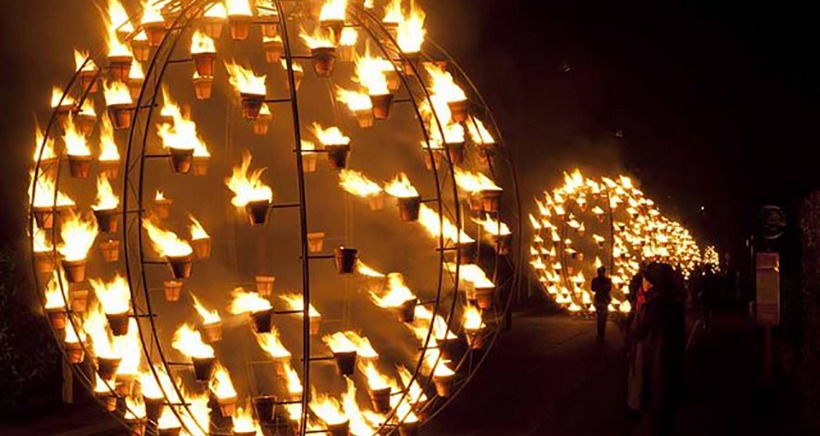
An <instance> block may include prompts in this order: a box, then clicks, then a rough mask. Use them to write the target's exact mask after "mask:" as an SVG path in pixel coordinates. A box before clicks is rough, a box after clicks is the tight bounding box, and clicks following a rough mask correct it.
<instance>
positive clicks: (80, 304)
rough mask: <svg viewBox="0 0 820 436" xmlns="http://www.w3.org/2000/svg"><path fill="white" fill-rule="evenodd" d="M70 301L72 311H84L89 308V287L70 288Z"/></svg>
mask: <svg viewBox="0 0 820 436" xmlns="http://www.w3.org/2000/svg"><path fill="white" fill-rule="evenodd" d="M68 302H69V303H70V304H71V311H72V312H77V313H84V312H85V311H86V309H88V289H69V291H68Z"/></svg>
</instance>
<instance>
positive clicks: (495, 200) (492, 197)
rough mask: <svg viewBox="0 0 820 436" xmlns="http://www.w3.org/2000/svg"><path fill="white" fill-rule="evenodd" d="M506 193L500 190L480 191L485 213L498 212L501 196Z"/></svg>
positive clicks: (482, 207)
mask: <svg viewBox="0 0 820 436" xmlns="http://www.w3.org/2000/svg"><path fill="white" fill-rule="evenodd" d="M502 194H504V191H502V190H500V189H482V190H481V191H478V194H477V195H478V198H479V200H481V210H482V211H484V212H498V209H499V208H500V206H501V196H502Z"/></svg>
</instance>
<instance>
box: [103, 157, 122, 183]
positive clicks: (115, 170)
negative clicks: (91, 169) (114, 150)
mask: <svg viewBox="0 0 820 436" xmlns="http://www.w3.org/2000/svg"><path fill="white" fill-rule="evenodd" d="M99 165H100V172H101V173H105V174H106V175H108V179H109V180H112V179H116V178H117V176H119V175H120V162H119V161H116V160H101V161H99Z"/></svg>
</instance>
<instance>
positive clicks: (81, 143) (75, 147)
mask: <svg viewBox="0 0 820 436" xmlns="http://www.w3.org/2000/svg"><path fill="white" fill-rule="evenodd" d="M63 141H65V150H66V154H68V155H69V156H91V148H89V147H88V143H87V142H86V137H85V135H83V134H82V133H81V132H80V131H79V130H78V129H77V126H76V124H75V123H74V117H73V116H69V117H68V123H67V124H66V127H65V136H63Z"/></svg>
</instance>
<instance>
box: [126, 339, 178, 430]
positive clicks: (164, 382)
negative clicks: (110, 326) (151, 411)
mask: <svg viewBox="0 0 820 436" xmlns="http://www.w3.org/2000/svg"><path fill="white" fill-rule="evenodd" d="M129 331H130V330H129ZM154 371H156V373H157V376H156V377H154V373H153V372H151V371H150V370H146V371H141V372H140V374H139V377H140V390H141V391H142V396H143V397H145V398H151V399H163V398H165V395H163V391H165V394H167V398H168V401H169V402H171V403H178V402H180V401H179V400H180V398H179V396H178V395H177V392H176V389H175V387H174V382H173V381H171V377H169V376H168V373H167V372H165V369H164V368H163V367H162V365H154ZM160 421H161V420H160Z"/></svg>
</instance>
